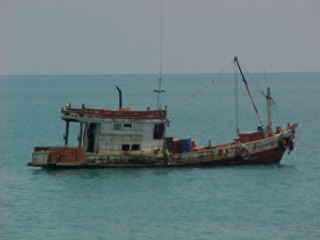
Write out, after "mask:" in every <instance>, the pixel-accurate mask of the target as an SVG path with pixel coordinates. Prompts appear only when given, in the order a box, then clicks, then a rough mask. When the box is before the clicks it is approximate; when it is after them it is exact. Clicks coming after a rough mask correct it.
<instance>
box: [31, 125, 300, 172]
mask: <svg viewBox="0 0 320 240" xmlns="http://www.w3.org/2000/svg"><path fill="white" fill-rule="evenodd" d="M294 135H295V132H294V130H287V131H283V132H280V133H278V134H274V135H272V136H269V137H265V138H262V139H259V140H255V141H250V142H246V143H241V142H237V141H236V142H232V143H229V144H222V145H217V146H214V147H207V148H202V149H196V150H193V151H191V152H184V153H170V152H168V151H163V152H157V153H144V152H140V153H136V152H120V153H111V152H104V153H89V152H86V151H85V149H83V148H72V147H35V149H34V152H33V156H32V161H31V162H29V163H28V165H29V166H32V167H45V168H170V167H210V166H230V165H252V164H275V163H279V162H280V161H281V159H282V157H283V155H284V153H285V152H286V151H289V152H290V151H292V150H293V146H294Z"/></svg>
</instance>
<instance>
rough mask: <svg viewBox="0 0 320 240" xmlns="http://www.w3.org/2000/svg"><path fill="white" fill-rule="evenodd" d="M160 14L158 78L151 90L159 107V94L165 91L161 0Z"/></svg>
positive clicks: (161, 4) (161, 2)
mask: <svg viewBox="0 0 320 240" xmlns="http://www.w3.org/2000/svg"><path fill="white" fill-rule="evenodd" d="M159 1H160V2H159V4H160V14H159V35H160V36H159V45H160V46H159V51H160V52H159V78H158V88H157V89H154V90H153V92H155V93H156V94H157V108H158V109H160V108H161V94H162V93H164V92H165V90H163V89H162V72H163V53H162V52H163V36H162V35H163V0H159Z"/></svg>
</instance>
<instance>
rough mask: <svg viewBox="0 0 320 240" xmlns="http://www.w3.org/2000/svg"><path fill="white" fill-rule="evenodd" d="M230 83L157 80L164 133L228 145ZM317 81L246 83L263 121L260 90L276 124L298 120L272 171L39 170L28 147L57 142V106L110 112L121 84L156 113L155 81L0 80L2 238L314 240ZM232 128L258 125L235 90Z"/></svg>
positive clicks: (200, 78)
mask: <svg viewBox="0 0 320 240" xmlns="http://www.w3.org/2000/svg"><path fill="white" fill-rule="evenodd" d="M234 78H235V77H234V75H233V74H188V75H181V74H172V75H165V77H164V88H165V89H166V93H165V94H164V95H163V98H162V103H163V105H167V106H168V111H169V116H170V119H171V124H170V128H169V130H168V134H169V135H172V136H175V137H180V138H182V137H192V138H193V139H195V140H196V141H197V142H198V144H200V145H205V144H207V142H208V139H212V141H213V143H223V142H227V141H232V139H233V138H234V137H235V120H234V119H235V107H234V106H235V105H234V101H235V100H234ZM319 80H320V73H272V74H267V75H264V74H250V75H249V76H248V81H249V83H250V85H251V87H252V90H253V93H254V97H255V99H256V101H257V104H258V106H259V109H260V111H261V115H262V116H263V119H265V118H266V117H265V112H266V108H265V105H264V102H265V99H264V97H263V96H262V95H261V94H260V91H261V90H265V89H266V87H267V86H269V85H270V86H271V87H272V93H273V97H274V100H275V102H276V104H275V105H274V112H273V113H274V125H282V126H285V125H286V124H287V122H299V129H298V131H297V144H296V149H295V151H294V152H292V153H291V154H290V155H285V156H284V158H283V160H282V162H281V164H279V165H269V166H266V165H262V166H235V167H219V168H183V169H82V170H79V169H78V170H43V169H35V168H30V167H27V162H28V161H30V159H31V153H32V150H33V147H34V146H37V145H42V146H48V145H62V144H63V141H62V134H63V131H64V124H63V122H62V121H61V120H60V108H61V107H62V106H64V104H66V103H71V104H72V105H73V106H80V104H82V103H85V104H86V106H87V107H102V108H108V109H113V108H116V107H117V94H116V90H115V87H114V86H115V85H118V86H120V88H122V90H123V93H124V105H125V106H130V107H132V108H135V109H145V108H146V107H147V106H151V107H154V105H155V96H154V94H153V92H152V90H153V89H154V88H155V86H156V81H157V76H156V75H99V76H1V77H0V116H1V118H0V154H1V155H0V156H1V157H0V239H10V240H11V239H15V240H17V239H33V240H43V239H47V240H54V239H57V240H58V239H59V240H60V239H75V240H82V239H139V240H142V239H183V240H185V239H259V240H260V239H268V240H269V239H288V240H289V239H290V240H292V239H320V187H319V186H320V148H319V147H320V131H319V122H320V109H319V96H320V94H319V93H320V81H319ZM240 84H241V83H240ZM240 86H241V85H240ZM71 127H72V129H71V133H72V136H74V137H73V142H72V143H73V144H75V136H76V135H77V131H78V129H77V127H76V125H74V126H73V125H71ZM240 127H241V129H242V130H244V131H246V130H252V129H255V128H256V120H255V117H254V114H253V111H252V108H251V106H250V103H249V100H248V97H247V96H246V94H245V92H244V90H243V87H242V86H241V88H240Z"/></svg>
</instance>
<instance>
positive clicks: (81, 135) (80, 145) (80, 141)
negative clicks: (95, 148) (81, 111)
mask: <svg viewBox="0 0 320 240" xmlns="http://www.w3.org/2000/svg"><path fill="white" fill-rule="evenodd" d="M82 139H83V123H80V133H79V138H78V141H79V145H78V147H79V148H81V147H82Z"/></svg>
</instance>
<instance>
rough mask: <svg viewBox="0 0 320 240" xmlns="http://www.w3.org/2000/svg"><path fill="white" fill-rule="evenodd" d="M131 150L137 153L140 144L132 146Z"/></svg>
mask: <svg viewBox="0 0 320 240" xmlns="http://www.w3.org/2000/svg"><path fill="white" fill-rule="evenodd" d="M131 150H132V151H139V150H140V144H132V146H131Z"/></svg>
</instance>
